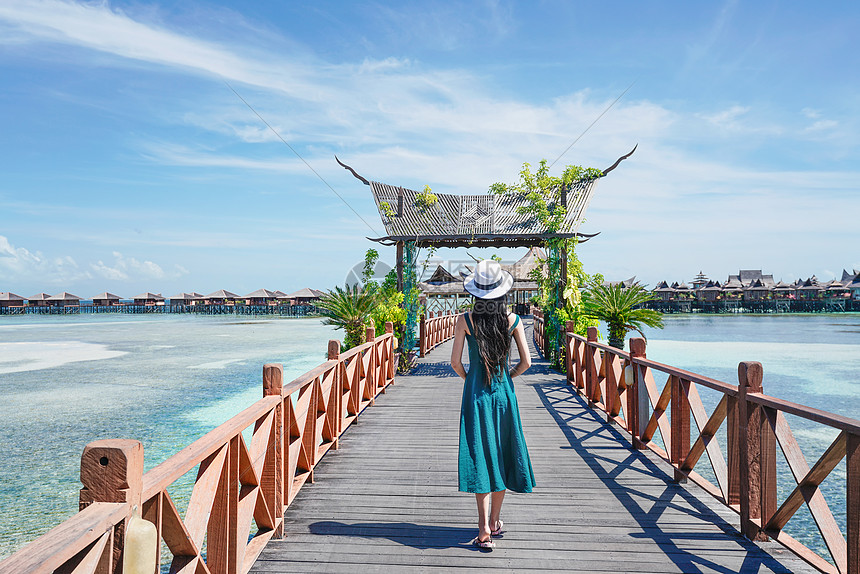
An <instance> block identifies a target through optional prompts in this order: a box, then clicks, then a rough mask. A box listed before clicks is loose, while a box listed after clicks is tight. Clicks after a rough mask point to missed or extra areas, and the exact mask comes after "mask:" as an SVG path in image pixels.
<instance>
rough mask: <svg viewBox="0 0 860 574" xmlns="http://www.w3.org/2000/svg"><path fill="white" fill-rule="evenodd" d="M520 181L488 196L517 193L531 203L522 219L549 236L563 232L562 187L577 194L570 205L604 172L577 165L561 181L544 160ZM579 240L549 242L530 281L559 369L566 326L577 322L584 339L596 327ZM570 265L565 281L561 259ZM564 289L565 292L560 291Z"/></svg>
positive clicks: (527, 166) (552, 357) (501, 185)
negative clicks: (586, 298) (587, 308)
mask: <svg viewBox="0 0 860 574" xmlns="http://www.w3.org/2000/svg"><path fill="white" fill-rule="evenodd" d="M519 175H520V179H519V181H518V182H517V183H514V184H504V183H494V184H493V185H491V186H490V193H494V194H503V193H514V194H519V195H521V196H523V197H524V198H525V199H526V200H527V202H526V204H525V205H522V206H520V207H518V208H517V212H518V213H520V214H530V215H532V216H533V217H534V218H535V219H536V220H537V221H538V222H539V223H540V226H541V227H542V228H543V229H544V231H545V232H548V233H556V232H558V231H560V230H562V227H563V225H564V218H565V216H566V214H567V209H566V207H565V206H564V205H562V203H561V191H562V188H563V187H566V188H567V189H568V190H569V193H573V195H572V196H569V197H568V201H569V202H571V201H575V200H576V193H578V191H577V190H576V187H577V186H576V184H577V183H580V182H584V181H589V180H593V179H597V178H599V177H601V176H602V175H603V172H602V171H601V170H599V169H595V168H584V167H581V166H578V165H569V166H567V167H565V169H564V172H562V174H561V176H551V175H550V174H549V167H548V166H547V161H546V160H541V161H540V164H539V167H538V169H537V171H536V172H534V173H533V172H532V170H531V165H530V164H529V163H524V164H523V167H522V169H521V170H520V174H519ZM576 243H577V240H576V239H575V238H561V237H553V238H550V239H548V240H547V241H546V242H545V244H544V245H545V247H546V250H547V257H546V258H545V259H543V260H539V261H538V263H539V267H538V268H537V269H535V270H534V271H533V272H532V274H531V279H533V280H535V281H536V282H537V283H538V287H539V295H538V297H537V303H538V307H540V309H541V310H542V311H543V313H544V317H545V320H546V325H545V329H546V335H547V339H548V340H549V341H551V342H553V343H551V344H550V345H549V353H550V356H549V357H547V359H548V360H549V361H550V362H551V363H552V364H553V365H555V366H557V367H558V366H560V365H561V363H562V358H563V355H562V353H561V352H560V351H559V346H560V345H561V342H562V333H563V332H564V327H565V323H566V322H567V321H574V322H575V325H576V332H577V333H578V334H582V335H584V334H585V332H586V330H587V328H588V327H589V326H593V325H596V324H597V320H596V319H594V318H591V317H587V316H585V315H583V313H582V298H581V296H580V291H579V290H580V287H581V286H583V285H585V284H586V283H587V282H588V281H589V280H591V279H592V277H591V276H589V275H588V274H586V273H585V271H584V269H583V266H582V263H581V262H580V260H579V258H578V257H577V256H576ZM563 254H564V255H565V256H566V259H567V273H566V275H565V276H564V277H562V264H561V261H562V255H563ZM562 285H564V289H563V290H562V289H561V286H562Z"/></svg>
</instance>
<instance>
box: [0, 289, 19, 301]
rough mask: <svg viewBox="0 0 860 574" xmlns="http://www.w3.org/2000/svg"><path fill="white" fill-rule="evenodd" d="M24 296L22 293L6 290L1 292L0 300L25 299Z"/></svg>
mask: <svg viewBox="0 0 860 574" xmlns="http://www.w3.org/2000/svg"><path fill="white" fill-rule="evenodd" d="M23 300H24V298H23V297H21V296H20V295H15V294H14V293H12V292H11V291H9V292H7V291H4V292H2V293H0V301H23Z"/></svg>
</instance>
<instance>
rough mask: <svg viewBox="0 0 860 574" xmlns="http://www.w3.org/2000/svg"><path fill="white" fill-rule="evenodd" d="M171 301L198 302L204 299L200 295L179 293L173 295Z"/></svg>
mask: <svg viewBox="0 0 860 574" xmlns="http://www.w3.org/2000/svg"><path fill="white" fill-rule="evenodd" d="M168 299H170V300H171V301H198V300H200V299H203V295H201V294H200V293H193V292H192V293H179V294H177V295H173V296H171V297H168Z"/></svg>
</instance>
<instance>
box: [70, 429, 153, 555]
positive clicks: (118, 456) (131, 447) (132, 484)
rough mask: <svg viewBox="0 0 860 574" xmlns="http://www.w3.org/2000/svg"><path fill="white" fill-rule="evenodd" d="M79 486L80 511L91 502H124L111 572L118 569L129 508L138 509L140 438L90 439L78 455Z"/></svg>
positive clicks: (141, 488)
mask: <svg viewBox="0 0 860 574" xmlns="http://www.w3.org/2000/svg"><path fill="white" fill-rule="evenodd" d="M81 484H82V485H83V488H82V489H81V492H80V495H79V499H78V508H79V510H83V509H84V508H86V507H87V506H89V505H90V504H92V503H93V502H127V503H128V505H129V506H128V510H129V513H128V517H126V519H125V520H124V521H123V522H121V523H120V524H117V525H116V526H115V527H114V531H113V555H112V564H111V568H110V571H111V572H121V571H122V566H121V559H122V549H123V542H124V539H125V528H126V526H127V524H128V520H129V518H131V509H132V507H134V506H137V507H138V508H140V509H141V513H142V512H143V509H142V508H141V499H140V497H141V491H142V490H143V445H142V444H141V443H140V441H136V440H127V439H106V440H97V441H94V442H91V443H90V444H88V445H87V446H86V447H84V452H83V454H82V455H81Z"/></svg>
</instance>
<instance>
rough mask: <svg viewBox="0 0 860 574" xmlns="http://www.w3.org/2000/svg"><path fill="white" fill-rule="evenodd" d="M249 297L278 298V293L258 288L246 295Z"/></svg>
mask: <svg viewBox="0 0 860 574" xmlns="http://www.w3.org/2000/svg"><path fill="white" fill-rule="evenodd" d="M245 297H246V298H247V299H277V298H278V294H277V293H275V292H274V291H269V290H268V289H257V290H256V291H254V292H253V293H248V294H247V295H245Z"/></svg>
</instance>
